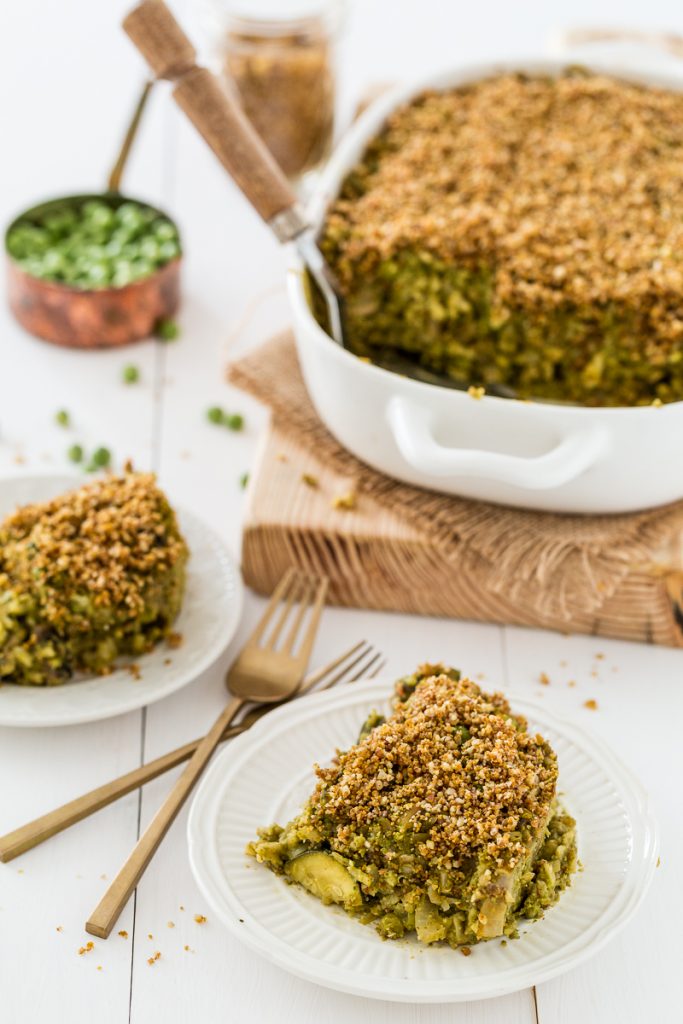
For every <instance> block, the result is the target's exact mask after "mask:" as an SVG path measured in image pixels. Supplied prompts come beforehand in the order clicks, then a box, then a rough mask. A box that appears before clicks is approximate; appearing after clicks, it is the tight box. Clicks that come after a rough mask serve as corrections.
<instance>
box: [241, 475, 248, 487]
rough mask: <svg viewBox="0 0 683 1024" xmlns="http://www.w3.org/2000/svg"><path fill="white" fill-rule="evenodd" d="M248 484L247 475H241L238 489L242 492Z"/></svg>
mask: <svg viewBox="0 0 683 1024" xmlns="http://www.w3.org/2000/svg"><path fill="white" fill-rule="evenodd" d="M248 483H249V474H248V473H242V476H241V477H240V487H241V488H242V490H244V489H245V488H246V486H247V484H248Z"/></svg>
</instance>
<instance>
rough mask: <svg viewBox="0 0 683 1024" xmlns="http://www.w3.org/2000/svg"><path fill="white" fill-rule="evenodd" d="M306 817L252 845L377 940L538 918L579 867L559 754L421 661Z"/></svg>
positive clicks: (469, 939)
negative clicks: (559, 798) (560, 797)
mask: <svg viewBox="0 0 683 1024" xmlns="http://www.w3.org/2000/svg"><path fill="white" fill-rule="evenodd" d="M316 772H317V775H318V780H319V781H318V784H317V787H316V789H315V791H314V793H313V795H312V796H311V798H310V800H309V801H308V803H307V804H306V806H305V807H304V809H303V811H302V812H301V814H299V815H298V817H296V818H294V819H293V820H292V821H291V822H289V824H288V825H286V826H285V827H284V828H282V827H281V826H279V825H273V826H271V827H270V828H267V829H264V830H262V831H261V832H260V833H259V835H260V838H259V839H258V840H257V841H256V842H254V843H251V844H250V845H249V847H248V853H250V854H251V855H253V856H254V857H256V859H257V860H258V861H260V862H261V863H263V864H265V865H266V866H267V867H269V868H270V869H271V870H272V871H274V872H276V873H277V874H281V875H284V877H285V878H286V879H287V880H288V881H290V882H293V883H297V884H299V885H301V886H303V887H304V888H305V889H307V890H308V891H309V892H310V893H312V894H313V895H314V896H316V897H317V898H318V899H320V900H322V902H323V903H336V904H339V905H340V906H342V907H343V908H344V909H345V910H346V911H347V913H349V914H351V915H353V916H354V917H357V918H359V920H360V921H362V922H363V923H365V924H373V925H374V926H375V927H376V929H377V931H378V932H379V933H380V935H381V936H382V937H384V938H399V937H401V936H403V935H405V934H406V933H409V932H413V931H414V932H415V933H416V935H417V938H418V940H419V941H420V942H424V943H432V942H437V941H440V940H445V941H446V942H448V943H449V944H450V945H451V946H453V947H456V946H468V945H471V944H472V943H475V942H478V941H480V940H483V939H491V938H495V937H497V936H512V935H515V934H516V923H517V921H518V920H519V918H521V917H540V916H542V915H543V912H544V910H545V909H546V908H547V907H549V906H551V905H552V904H553V903H555V902H556V901H557V899H558V898H559V895H560V893H561V891H562V890H563V889H564V888H565V887H566V885H568V884H569V881H570V877H571V874H572V872H573V871H574V869H575V866H576V842H575V823H574V821H573V819H572V818H570V817H569V816H568V815H566V814H563V813H561V812H560V811H559V810H558V808H557V804H556V786H557V762H556V758H555V755H554V753H553V751H552V750H551V748H550V746H549V745H548V743H547V742H546V741H545V740H544V739H543V738H542V737H541V736H538V735H531V734H530V733H529V732H528V730H527V725H526V721H525V720H524V719H523V718H521V717H520V716H517V715H514V714H512V712H511V711H510V707H509V705H508V703H507V701H506V700H505V698H504V697H503V696H502V695H501V694H492V695H489V694H486V693H484V692H483V691H482V690H481V689H480V688H479V687H478V686H477V685H476V684H475V683H473V682H471V681H470V680H469V679H461V678H460V677H459V673H457V672H456V671H455V670H452V669H451V670H449V669H445V668H444V667H443V666H440V665H436V666H434V665H426V666H423V668H422V669H420V670H419V671H418V672H417V673H416V674H415V675H414V676H410V677H407V678H406V679H403V680H400V681H399V683H398V684H397V698H396V702H395V709H394V712H393V714H392V715H391V717H390V718H389V719H388V720H387V721H384V720H383V719H382V718H381V717H380V716H378V715H372V716H370V718H369V719H368V721H367V722H366V724H365V725H364V726H363V729H362V730H361V735H360V738H359V741H358V742H357V743H356V744H355V745H354V746H353V747H351V748H350V749H349V750H347V751H345V752H343V753H339V754H338V756H337V758H336V759H335V761H334V762H333V764H332V765H331V766H330V767H328V768H320V767H317V768H316Z"/></svg>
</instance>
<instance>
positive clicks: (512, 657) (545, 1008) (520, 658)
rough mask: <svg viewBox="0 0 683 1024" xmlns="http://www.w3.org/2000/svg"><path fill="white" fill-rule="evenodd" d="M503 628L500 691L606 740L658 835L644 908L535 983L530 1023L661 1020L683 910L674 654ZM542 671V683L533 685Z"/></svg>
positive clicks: (667, 1014) (681, 667) (679, 669)
mask: <svg viewBox="0 0 683 1024" xmlns="http://www.w3.org/2000/svg"><path fill="white" fill-rule="evenodd" d="M505 632H506V653H507V664H508V684H509V687H510V690H511V691H513V692H517V693H520V694H524V695H528V696H533V697H534V698H537V699H538V700H539V701H542V702H543V703H544V704H545V705H547V706H548V707H550V708H551V709H553V710H555V711H557V712H558V713H560V714H563V715H565V716H567V717H568V718H571V719H572V720H573V721H574V722H576V723H580V724H584V725H585V727H586V729H590V730H591V731H592V732H594V733H595V734H597V735H598V736H599V737H600V738H601V739H602V740H603V741H605V742H607V743H609V745H610V746H611V748H612V750H613V751H614V752H615V753H616V754H617V755H618V756H619V757H621V759H622V760H623V761H624V762H626V763H627V764H628V765H629V767H630V768H631V770H632V771H633V772H634V774H635V775H636V776H637V777H638V778H639V779H640V781H641V782H642V783H643V785H644V786H645V787H646V789H647V790H648V792H649V795H650V799H651V802H652V806H653V809H654V812H655V814H656V816H657V818H658V821H659V825H660V830H661V842H662V857H661V866H660V868H659V870H658V871H657V872H656V873H655V879H654V882H653V884H652V889H651V891H650V894H649V895H648V897H647V900H646V902H645V904H644V905H643V906H642V907H641V908H640V910H639V911H638V913H637V915H636V917H635V918H634V919H633V921H632V922H631V923H630V924H629V925H628V926H627V927H626V929H625V930H624V931H623V932H622V933H621V934H620V935H619V936H618V937H617V938H616V939H615V940H614V941H613V942H612V943H611V944H610V945H609V946H608V947H607V948H606V949H605V950H603V951H602V952H600V953H599V954H597V955H596V956H595V957H593V958H592V959H591V960H590V962H589V963H587V964H586V965H585V966H582V967H579V968H577V969H576V970H575V971H572V972H571V973H570V974H568V975H566V976H565V977H563V978H561V979H558V980H557V981H552V982H548V983H546V984H544V985H541V986H539V988H538V990H537V996H538V1009H539V1020H540V1022H541V1024H575V1022H576V1021H579V1020H581V1021H585V1022H586V1024H598V1022H599V1024H611V1022H615V1024H616V1022H620V1024H623V1022H625V1021H626V1022H636V1021H641V1020H645V1019H662V1020H670V1019H672V1017H671V1014H672V1007H673V1005H674V1000H677V998H678V996H677V980H676V979H677V970H678V961H679V951H680V926H679V921H680V914H681V909H682V908H683V886H682V885H681V877H680V869H679V867H680V863H681V859H682V858H683V826H682V822H683V796H682V793H681V787H680V778H681V775H682V774H683V748H682V747H681V743H680V722H681V718H682V717H683V686H681V681H682V678H683V653H682V652H681V651H674V650H668V649H664V648H655V647H649V646H646V645H644V644H629V643H622V642H616V641H606V640H603V639H601V638H591V637H563V636H559V635H557V634H552V633H538V632H532V631H527V630H521V629H512V628H509V629H506V631H505ZM542 672H544V673H546V674H547V676H548V677H549V679H550V683H549V685H546V686H544V685H541V684H540V683H539V675H540V673H542ZM570 680H571V681H574V682H575V683H576V685H575V686H570V685H568V684H569V681H570ZM586 700H596V701H597V703H598V709H597V711H591V710H588V709H587V708H585V707H584V706H583V703H584V701H586ZM580 852H581V835H580V833H579V854H580Z"/></svg>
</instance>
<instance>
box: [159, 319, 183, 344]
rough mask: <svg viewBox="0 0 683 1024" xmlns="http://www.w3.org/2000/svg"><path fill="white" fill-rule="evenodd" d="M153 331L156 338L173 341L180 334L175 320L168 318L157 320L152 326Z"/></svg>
mask: <svg viewBox="0 0 683 1024" xmlns="http://www.w3.org/2000/svg"><path fill="white" fill-rule="evenodd" d="M154 333H155V334H156V336H157V338H161V339H162V340H163V341H175V339H176V338H177V337H178V336H179V335H180V327H179V326H178V324H177V323H176V322H175V320H171V319H168V318H167V319H164V320H157V322H156V324H155V327H154Z"/></svg>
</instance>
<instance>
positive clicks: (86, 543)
mask: <svg viewBox="0 0 683 1024" xmlns="http://www.w3.org/2000/svg"><path fill="white" fill-rule="evenodd" d="M187 559H188V550H187V545H186V544H185V541H184V539H183V537H182V535H181V533H180V529H179V527H178V522H177V519H176V515H175V512H174V511H173V509H172V508H171V506H170V505H169V503H168V500H167V498H166V496H165V495H164V494H163V492H162V491H160V490H159V488H158V487H157V485H156V479H155V477H154V476H153V475H152V474H151V473H133V472H129V473H124V474H122V475H121V476H113V475H112V476H106V477H104V478H103V479H102V480H98V481H96V482H94V483H91V484H87V485H85V486H84V487H80V488H78V489H77V490H74V491H70V492H68V493H67V494H62V495H60V496H59V497H57V498H54V499H53V500H52V501H48V502H45V503H43V504H36V505H25V506H24V507H23V508H20V509H18V510H17V511H16V512H15V513H13V514H12V515H10V516H8V517H7V518H6V519H5V520H4V522H1V523H0V683H22V684H27V685H33V686H55V685H58V684H59V683H64V682H67V681H68V680H69V679H70V678H71V677H72V676H73V675H74V673H76V672H78V671H79V670H85V671H88V672H94V673H98V674H105V673H107V672H110V671H111V670H112V667H113V666H114V663H115V661H116V659H117V658H118V657H120V656H121V655H133V656H137V655H140V654H144V653H146V652H147V651H150V650H151V649H152V648H153V647H154V646H155V644H157V643H159V642H160V641H161V640H162V639H163V638H164V637H166V636H168V634H169V632H170V631H171V629H172V626H173V622H174V620H175V619H176V617H177V615H178V613H179V611H180V607H181V604H182V600H183V594H184V590H185V567H186V564H187Z"/></svg>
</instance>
